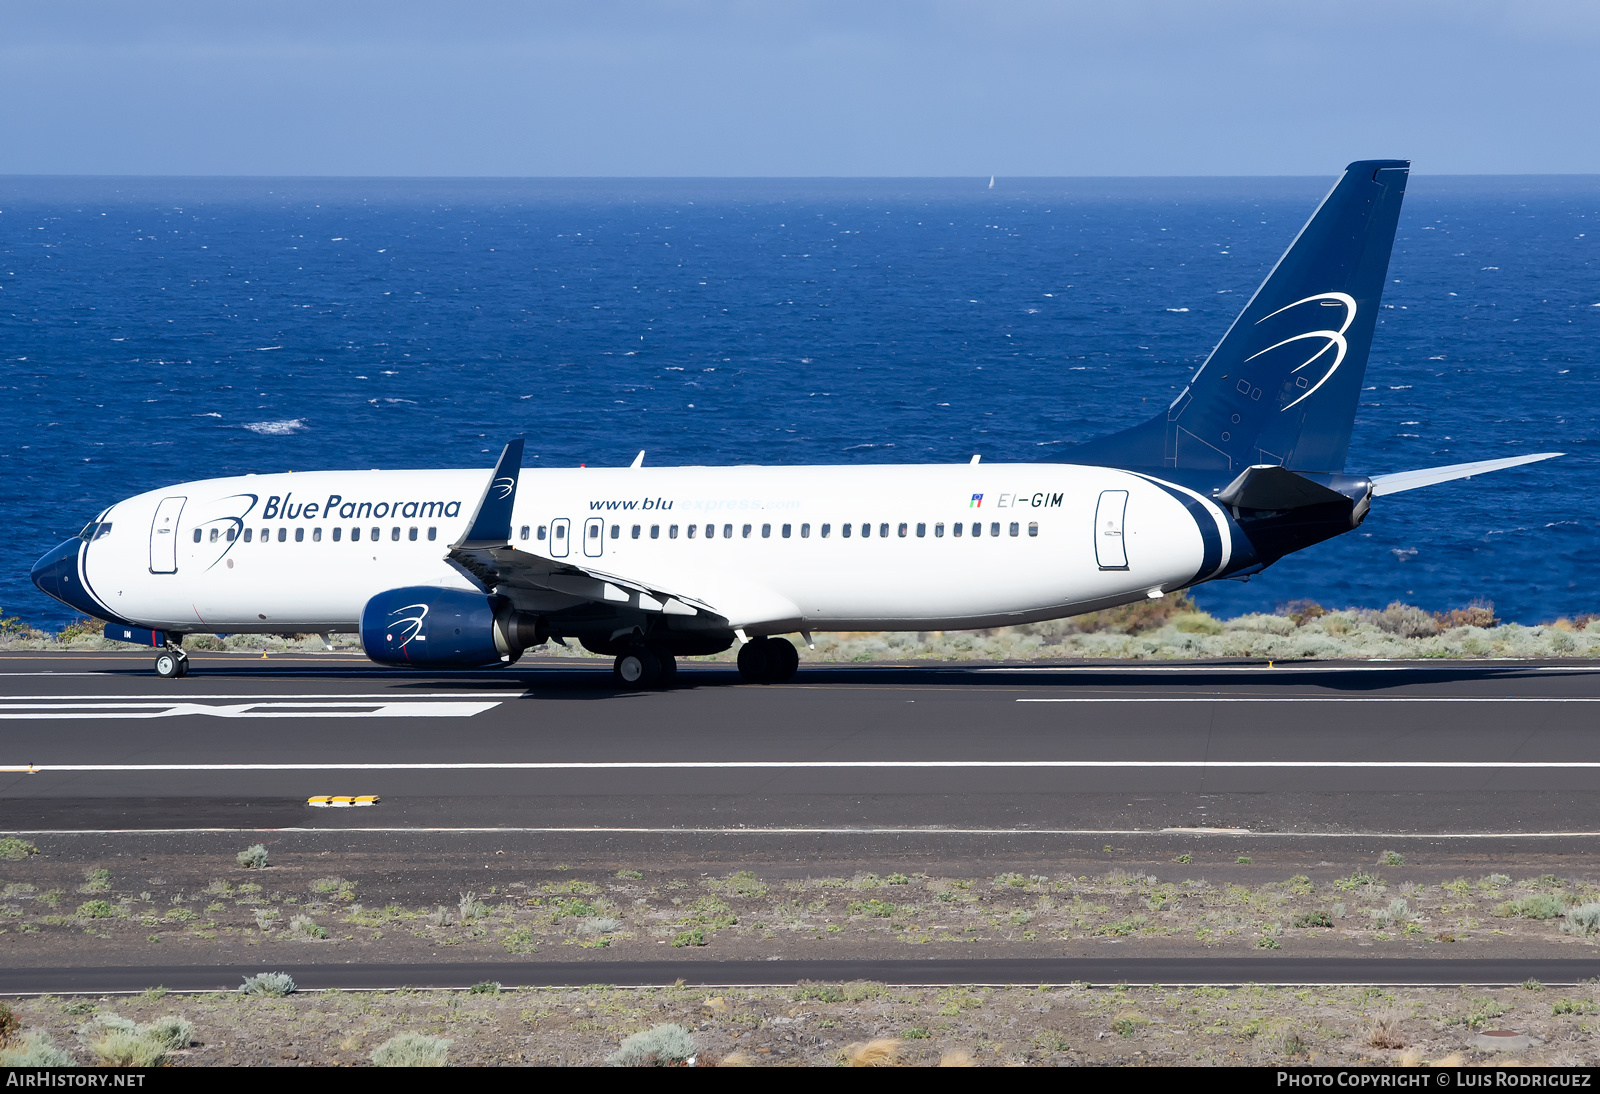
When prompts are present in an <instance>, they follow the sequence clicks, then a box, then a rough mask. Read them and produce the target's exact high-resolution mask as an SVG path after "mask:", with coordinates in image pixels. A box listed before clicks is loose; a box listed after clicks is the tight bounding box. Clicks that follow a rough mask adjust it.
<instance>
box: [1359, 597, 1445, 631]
mask: <svg viewBox="0 0 1600 1094" xmlns="http://www.w3.org/2000/svg"><path fill="white" fill-rule="evenodd" d="M1372 622H1374V623H1376V624H1377V626H1378V629H1380V630H1383V631H1387V632H1388V633H1390V634H1393V635H1397V636H1399V637H1400V638H1431V637H1433V636H1434V635H1436V634H1438V633H1439V621H1438V620H1437V619H1435V618H1434V617H1433V613H1432V612H1428V611H1424V610H1423V609H1421V608H1418V607H1416V606H1415V605H1412V604H1402V603H1400V601H1398V600H1396V601H1393V602H1392V603H1390V605H1389V606H1388V607H1387V608H1385V609H1383V611H1381V612H1374V613H1373V616H1372Z"/></svg>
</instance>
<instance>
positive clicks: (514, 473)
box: [446, 440, 719, 615]
mask: <svg viewBox="0 0 1600 1094" xmlns="http://www.w3.org/2000/svg"><path fill="white" fill-rule="evenodd" d="M522 444H523V442H522V441H520V440H516V441H512V442H511V443H510V444H508V445H506V447H505V449H504V451H502V452H501V453H500V460H499V462H498V463H496V464H495V468H494V474H493V475H491V476H490V478H489V485H488V487H487V488H486V489H485V490H484V492H483V497H482V498H480V499H478V508H477V509H476V511H474V512H473V514H472V520H471V521H469V522H468V524H467V531H466V534H465V535H463V536H462V537H461V539H460V540H459V541H458V542H456V543H452V544H451V545H450V553H449V555H447V556H446V557H447V558H448V559H449V560H450V561H451V562H453V563H455V564H456V565H457V566H459V567H461V569H463V570H465V571H466V572H467V573H469V574H471V575H472V576H473V577H475V578H476V579H477V580H478V581H479V582H481V583H482V584H483V586H484V587H485V588H487V589H490V590H493V589H494V588H496V587H497V586H509V587H510V588H513V589H526V590H528V591H531V592H551V593H559V594H561V595H563V596H572V597H578V598H579V599H582V600H592V601H595V602H597V603H603V604H604V603H611V604H617V605H619V606H620V605H622V604H632V605H633V606H635V607H638V608H640V609H642V610H644V611H648V612H662V613H664V614H666V615H698V614H700V613H701V612H705V613H708V614H711V615H718V614H719V613H718V612H717V611H716V610H715V609H713V608H712V607H711V606H710V605H708V604H705V603H703V602H701V601H699V600H696V599H693V598H691V597H687V596H684V595H683V594H681V593H678V592H675V591H673V590H670V589H662V588H658V587H656V586H655V585H653V584H649V583H644V582H639V581H635V580H633V579H631V578H626V577H622V576H621V575H619V574H612V573H607V572H605V571H603V570H597V569H594V568H591V567H588V566H581V565H578V564H576V563H572V562H565V561H562V560H561V559H554V558H545V557H544V556H543V555H536V554H532V553H530V552H528V551H523V550H519V549H518V548H516V547H514V546H512V544H511V511H512V507H513V505H514V504H515V502H516V497H517V479H518V477H519V476H520V474H521V471H522Z"/></svg>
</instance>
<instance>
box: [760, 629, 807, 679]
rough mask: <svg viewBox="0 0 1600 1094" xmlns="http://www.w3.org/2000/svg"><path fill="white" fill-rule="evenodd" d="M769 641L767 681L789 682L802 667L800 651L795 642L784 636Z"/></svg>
mask: <svg viewBox="0 0 1600 1094" xmlns="http://www.w3.org/2000/svg"><path fill="white" fill-rule="evenodd" d="M767 641H768V643H769V645H768V647H767V682H768V683H772V684H785V683H788V682H789V681H790V680H793V679H794V674H795V672H796V671H798V670H799V668H800V651H799V650H797V649H795V648H794V643H792V642H789V641H787V640H785V639H782V638H769V639H768V640H767Z"/></svg>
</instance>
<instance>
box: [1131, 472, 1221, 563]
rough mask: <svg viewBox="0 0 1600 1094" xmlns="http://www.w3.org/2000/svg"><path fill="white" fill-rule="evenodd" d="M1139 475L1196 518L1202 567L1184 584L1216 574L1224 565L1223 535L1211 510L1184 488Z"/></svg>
mask: <svg viewBox="0 0 1600 1094" xmlns="http://www.w3.org/2000/svg"><path fill="white" fill-rule="evenodd" d="M1139 477H1140V478H1142V479H1144V480H1145V481H1146V482H1150V483H1154V484H1155V485H1156V486H1159V487H1161V489H1163V490H1165V491H1166V492H1167V493H1168V494H1171V495H1172V496H1173V497H1174V498H1176V499H1177V500H1178V502H1179V503H1180V504H1181V505H1182V506H1183V507H1184V508H1185V509H1187V510H1188V511H1189V516H1191V517H1193V518H1194V526H1195V528H1196V530H1198V531H1199V533H1200V543H1201V546H1202V548H1203V550H1202V553H1201V556H1200V569H1199V570H1198V571H1196V572H1195V575H1194V576H1193V577H1191V578H1190V579H1189V580H1188V581H1185V582H1184V584H1185V585H1193V584H1194V583H1195V582H1197V581H1202V580H1204V579H1206V578H1208V577H1211V576H1213V575H1215V574H1216V572H1217V570H1218V568H1219V567H1221V565H1222V535H1221V533H1219V532H1218V531H1217V521H1216V518H1215V517H1213V516H1212V515H1211V512H1210V511H1209V510H1207V509H1206V507H1205V506H1204V505H1203V504H1201V503H1200V502H1199V501H1197V500H1196V499H1195V498H1194V497H1192V496H1190V495H1189V494H1186V493H1184V492H1183V491H1182V490H1179V489H1178V488H1176V487H1174V486H1170V485H1168V484H1167V483H1164V482H1162V481H1161V480H1160V479H1157V478H1152V477H1151V476H1149V475H1140V476H1139Z"/></svg>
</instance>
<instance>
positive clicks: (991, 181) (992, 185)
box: [989, 175, 994, 190]
mask: <svg viewBox="0 0 1600 1094" xmlns="http://www.w3.org/2000/svg"><path fill="white" fill-rule="evenodd" d="M989 189H991V190H993V189H994V176H993V175H990V176H989Z"/></svg>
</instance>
